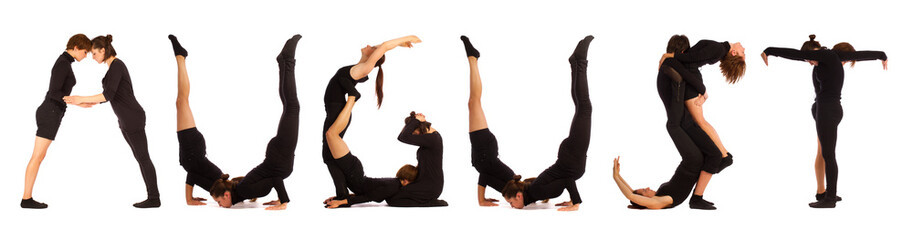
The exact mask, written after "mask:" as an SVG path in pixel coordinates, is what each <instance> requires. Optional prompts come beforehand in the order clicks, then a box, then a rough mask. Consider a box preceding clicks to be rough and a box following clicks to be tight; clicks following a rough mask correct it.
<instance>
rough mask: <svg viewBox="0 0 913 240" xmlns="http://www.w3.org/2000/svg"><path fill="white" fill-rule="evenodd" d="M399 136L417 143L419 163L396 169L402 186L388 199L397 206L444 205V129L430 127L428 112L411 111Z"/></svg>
mask: <svg viewBox="0 0 913 240" xmlns="http://www.w3.org/2000/svg"><path fill="white" fill-rule="evenodd" d="M405 122H406V125H405V126H403V130H402V131H400V133H399V137H397V140H399V141H400V142H403V143H405V144H409V145H415V146H418V150H417V151H416V152H415V158H416V159H417V160H418V165H417V166H413V165H411V164H406V165H404V166H403V167H401V168H400V169H399V171H397V172H396V178H397V179H399V180H400V182H401V183H402V185H403V187H402V189H400V191H399V192H397V193H396V194H395V195H393V196H392V197H390V198H388V199H387V204H389V205H390V206H394V207H443V206H447V201H444V200H441V199H438V197H440V196H441V192H443V190H444V168H443V160H444V142H443V139H442V138H441V133H440V132H438V131H437V130H436V129H434V128H432V127H431V122H428V121H426V120H425V115H424V114H421V113H415V112H414V111H413V112H411V113H410V114H409V116H408V117H406V119H405Z"/></svg>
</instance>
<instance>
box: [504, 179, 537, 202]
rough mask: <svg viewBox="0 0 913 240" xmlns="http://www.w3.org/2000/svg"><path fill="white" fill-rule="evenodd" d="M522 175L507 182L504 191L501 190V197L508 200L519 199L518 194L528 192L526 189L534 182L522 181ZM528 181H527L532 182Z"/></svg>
mask: <svg viewBox="0 0 913 240" xmlns="http://www.w3.org/2000/svg"><path fill="white" fill-rule="evenodd" d="M522 178H523V177H521V176H520V175H514V178H513V179H511V180H510V181H508V182H507V184H505V185H504V189H502V190H501V196H503V197H504V198H507V199H511V198H515V197H517V193H522V192H526V188H528V187H529V184H530V183H531V182H532V181H520V179H522ZM530 179H535V178H530ZM530 179H527V180H530Z"/></svg>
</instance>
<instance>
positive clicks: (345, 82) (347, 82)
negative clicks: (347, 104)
mask: <svg viewBox="0 0 913 240" xmlns="http://www.w3.org/2000/svg"><path fill="white" fill-rule="evenodd" d="M351 69H352V67H348V68H346V71H345V73H344V74H345V75H344V76H338V77H336V78H335V79H334V80H335V81H336V84H339V86H340V87H342V89H343V90H344V91H346V94H348V95H349V96H355V101H358V99H360V98H361V93H359V92H358V90H357V89H355V81H352V79H351V78H352V77H351V76H352V75H351V73H350V71H349V70H351Z"/></svg>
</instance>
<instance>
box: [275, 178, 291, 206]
mask: <svg viewBox="0 0 913 240" xmlns="http://www.w3.org/2000/svg"><path fill="white" fill-rule="evenodd" d="M272 180H273V188H275V189H276V194H277V195H279V202H280V203H287V202H289V199H288V192H286V191H285V182H284V181H283V180H282V178H278V177H274V178H272Z"/></svg>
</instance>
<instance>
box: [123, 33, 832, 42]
mask: <svg viewBox="0 0 913 240" xmlns="http://www.w3.org/2000/svg"><path fill="white" fill-rule="evenodd" d="M108 36H110V35H108ZM808 40H809V41H815V34H812V35H808Z"/></svg>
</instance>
